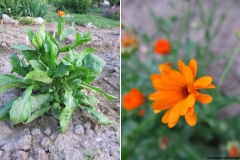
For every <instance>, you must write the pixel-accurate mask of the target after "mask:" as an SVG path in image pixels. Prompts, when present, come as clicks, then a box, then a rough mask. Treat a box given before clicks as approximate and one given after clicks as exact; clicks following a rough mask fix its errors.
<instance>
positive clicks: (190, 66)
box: [188, 59, 198, 79]
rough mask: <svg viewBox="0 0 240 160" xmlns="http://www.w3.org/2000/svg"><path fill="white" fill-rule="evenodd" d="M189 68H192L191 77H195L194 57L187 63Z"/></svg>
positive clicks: (195, 63) (195, 64) (195, 62)
mask: <svg viewBox="0 0 240 160" xmlns="http://www.w3.org/2000/svg"><path fill="white" fill-rule="evenodd" d="M188 66H189V68H190V69H191V70H192V73H193V79H195V77H196V74H197V67H198V66H197V61H196V60H195V59H191V61H190V62H189V64H188Z"/></svg>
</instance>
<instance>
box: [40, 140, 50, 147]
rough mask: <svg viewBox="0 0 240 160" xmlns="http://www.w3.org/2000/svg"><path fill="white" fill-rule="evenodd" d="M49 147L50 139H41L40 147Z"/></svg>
mask: <svg viewBox="0 0 240 160" xmlns="http://www.w3.org/2000/svg"><path fill="white" fill-rule="evenodd" d="M49 145H50V139H49V138H47V137H45V138H43V139H42V142H41V146H42V147H43V148H46V147H48V146H49Z"/></svg>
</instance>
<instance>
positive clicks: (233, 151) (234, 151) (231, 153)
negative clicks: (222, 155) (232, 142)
mask: <svg viewBox="0 0 240 160" xmlns="http://www.w3.org/2000/svg"><path fill="white" fill-rule="evenodd" d="M237 156H238V148H237V147H236V146H232V147H231V149H230V151H229V157H237Z"/></svg>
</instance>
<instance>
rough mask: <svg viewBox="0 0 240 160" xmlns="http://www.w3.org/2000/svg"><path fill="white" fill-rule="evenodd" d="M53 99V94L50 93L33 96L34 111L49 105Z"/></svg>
mask: <svg viewBox="0 0 240 160" xmlns="http://www.w3.org/2000/svg"><path fill="white" fill-rule="evenodd" d="M53 99H54V98H53V96H52V95H51V94H49V93H47V94H39V95H34V96H31V101H32V112H33V111H35V110H37V109H41V107H42V106H45V105H48V104H49V103H50V102H51V101H52V100H53Z"/></svg>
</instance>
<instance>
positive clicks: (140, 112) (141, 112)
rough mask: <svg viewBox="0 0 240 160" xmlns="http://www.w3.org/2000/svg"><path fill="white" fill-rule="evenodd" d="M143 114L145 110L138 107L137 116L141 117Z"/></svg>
mask: <svg viewBox="0 0 240 160" xmlns="http://www.w3.org/2000/svg"><path fill="white" fill-rule="evenodd" d="M144 114H145V111H144V110H143V109H140V110H139V111H138V116H139V117H143V116H144Z"/></svg>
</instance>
